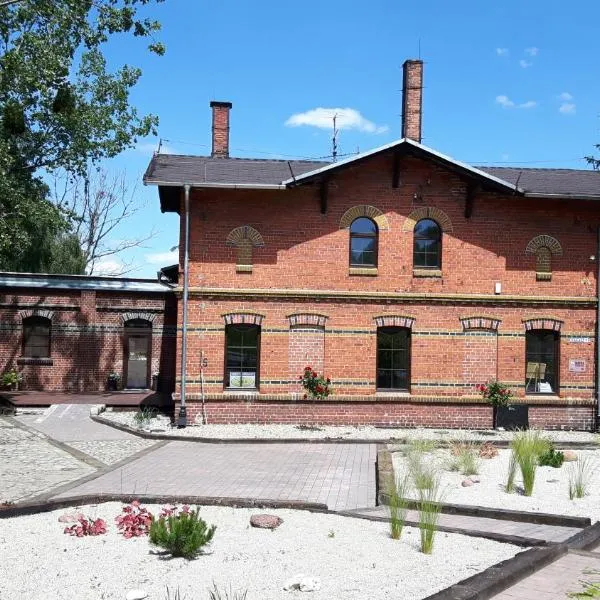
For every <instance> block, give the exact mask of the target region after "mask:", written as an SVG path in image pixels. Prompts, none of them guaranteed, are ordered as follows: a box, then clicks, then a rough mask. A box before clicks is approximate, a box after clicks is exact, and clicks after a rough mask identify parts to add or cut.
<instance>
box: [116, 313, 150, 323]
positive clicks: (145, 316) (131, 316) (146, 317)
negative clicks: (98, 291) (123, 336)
mask: <svg viewBox="0 0 600 600" xmlns="http://www.w3.org/2000/svg"><path fill="white" fill-rule="evenodd" d="M155 318H156V315H155V314H152V313H149V312H126V313H123V314H122V315H121V319H122V321H123V325H124V324H125V323H127V321H134V320H136V319H140V320H142V321H149V322H150V323H153V322H154V319H155Z"/></svg>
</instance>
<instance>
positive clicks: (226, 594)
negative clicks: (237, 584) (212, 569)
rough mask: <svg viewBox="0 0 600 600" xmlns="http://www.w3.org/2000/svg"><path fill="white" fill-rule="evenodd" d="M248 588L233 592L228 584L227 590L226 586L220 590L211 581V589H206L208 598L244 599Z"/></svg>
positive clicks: (219, 599)
mask: <svg viewBox="0 0 600 600" xmlns="http://www.w3.org/2000/svg"><path fill="white" fill-rule="evenodd" d="M247 595H248V590H244V591H241V590H240V591H239V592H234V591H233V590H232V589H231V584H229V590H227V589H226V588H225V589H224V590H223V591H221V590H219V588H218V587H217V584H216V583H215V582H214V581H213V586H212V589H210V590H208V600H246V596H247Z"/></svg>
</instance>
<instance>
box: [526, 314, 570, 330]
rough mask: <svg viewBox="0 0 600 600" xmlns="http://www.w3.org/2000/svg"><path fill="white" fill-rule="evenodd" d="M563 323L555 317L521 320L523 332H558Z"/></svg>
mask: <svg viewBox="0 0 600 600" xmlns="http://www.w3.org/2000/svg"><path fill="white" fill-rule="evenodd" d="M562 324H563V321H561V320H560V319H557V318H556V317H527V318H526V319H523V326H524V327H525V331H532V330H533V329H547V330H549V331H560V329H561V327H562Z"/></svg>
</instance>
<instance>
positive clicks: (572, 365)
mask: <svg viewBox="0 0 600 600" xmlns="http://www.w3.org/2000/svg"><path fill="white" fill-rule="evenodd" d="M569 373H585V360H583V359H581V358H572V359H570V360H569Z"/></svg>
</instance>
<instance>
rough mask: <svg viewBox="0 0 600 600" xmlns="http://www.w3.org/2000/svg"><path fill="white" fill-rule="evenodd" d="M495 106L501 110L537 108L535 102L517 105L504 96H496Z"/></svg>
mask: <svg viewBox="0 0 600 600" xmlns="http://www.w3.org/2000/svg"><path fill="white" fill-rule="evenodd" d="M496 104H499V105H500V106H501V107H502V108H535V107H536V106H537V102H535V100H528V101H527V102H522V103H521V104H517V103H516V102H514V101H513V100H511V99H510V98H509V97H508V96H504V95H502V96H496Z"/></svg>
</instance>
